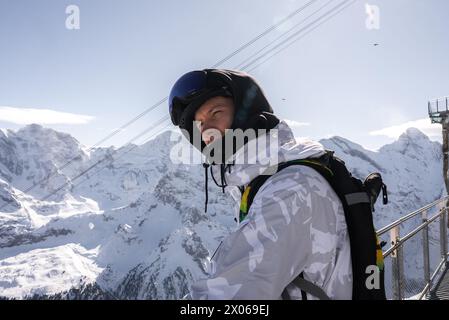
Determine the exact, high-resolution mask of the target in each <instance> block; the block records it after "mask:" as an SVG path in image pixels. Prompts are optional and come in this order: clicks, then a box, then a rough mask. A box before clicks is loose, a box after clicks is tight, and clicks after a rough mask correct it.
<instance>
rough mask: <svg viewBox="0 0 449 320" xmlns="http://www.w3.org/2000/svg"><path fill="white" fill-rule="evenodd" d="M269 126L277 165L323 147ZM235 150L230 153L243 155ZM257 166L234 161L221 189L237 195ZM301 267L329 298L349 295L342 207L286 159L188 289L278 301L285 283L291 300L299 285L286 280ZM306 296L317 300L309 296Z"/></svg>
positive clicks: (210, 295) (307, 171)
mask: <svg viewBox="0 0 449 320" xmlns="http://www.w3.org/2000/svg"><path fill="white" fill-rule="evenodd" d="M275 129H277V130H272V131H270V135H274V137H275V138H277V141H276V144H277V145H276V147H277V148H276V150H275V152H277V156H278V157H277V158H278V159H277V161H278V163H282V162H285V161H289V160H294V159H304V158H314V157H319V156H321V155H322V154H323V153H324V148H323V146H322V145H321V144H319V143H317V142H314V141H310V140H308V139H295V138H294V136H293V133H292V131H291V129H290V128H289V127H288V125H287V124H286V123H285V122H284V121H281V122H280V123H279V125H278V126H277V127H276V128H275ZM259 139H260V137H259V138H257V139H255V140H259ZM266 139H267V138H266ZM271 143H272V142H271ZM242 150H243V148H242ZM242 150H239V152H237V154H236V155H240V156H242V155H244V153H245V151H242ZM270 150H271V149H270ZM237 157H238V156H237ZM269 165H270V166H271V165H273V163H270V164H269ZM265 167H268V165H265ZM264 169H265V168H264V166H263V165H261V164H260V163H250V164H240V165H239V164H235V165H234V166H233V167H232V170H231V172H227V173H226V182H227V184H228V185H229V187H227V190H228V192H229V193H230V194H231V196H233V198H234V199H235V200H236V201H237V203H240V200H241V192H240V190H239V189H238V187H237V186H245V185H247V184H248V183H249V182H250V181H251V180H252V179H254V178H255V177H256V176H258V175H259V174H260V172H263V171H264ZM214 170H215V169H214ZM217 172H218V170H217ZM236 216H237V218H238V208H237V206H236ZM301 272H303V275H304V278H305V279H306V280H308V281H311V282H313V283H314V284H316V285H318V286H320V287H321V288H322V289H323V290H324V291H325V292H326V294H327V295H328V296H329V297H330V298H331V299H351V297H352V267H351V253H350V245H349V236H348V233H347V227H346V223H345V217H344V211H343V206H342V204H341V202H340V200H339V199H338V196H337V195H336V193H335V192H334V191H333V190H332V188H331V187H330V185H329V183H328V182H327V181H326V180H325V179H324V178H323V177H322V176H321V175H320V174H319V173H318V172H316V171H315V170H313V169H312V168H309V167H306V166H300V165H293V166H289V167H287V168H285V169H283V170H282V171H280V172H278V173H276V174H274V175H272V176H271V177H270V178H269V179H268V180H267V181H266V182H265V184H263V185H262V187H261V188H260V189H259V191H258V192H257V194H256V196H255V198H254V201H253V203H252V205H251V207H250V210H249V212H248V215H247V217H246V218H245V219H244V220H243V221H242V222H240V223H239V224H238V226H237V228H236V230H235V231H234V232H233V233H231V234H230V235H229V236H228V237H227V238H226V239H225V240H224V241H223V242H222V243H221V244H220V246H219V247H218V249H217V251H216V253H215V254H214V257H213V259H212V261H211V265H210V277H209V278H208V279H202V280H199V281H197V282H196V283H194V284H193V285H192V286H191V293H190V295H191V298H193V299H221V300H227V299H260V300H263V299H268V300H275V299H282V297H281V294H282V292H283V290H284V289H285V288H287V291H288V293H289V295H290V297H291V298H292V299H301V291H300V290H299V289H298V288H297V287H296V286H295V285H294V284H293V283H292V281H293V280H294V279H295V278H296V277H297V276H298V275H299V274H300V273H301ZM307 298H308V299H310V300H312V299H316V297H313V296H312V295H310V294H308V295H307Z"/></svg>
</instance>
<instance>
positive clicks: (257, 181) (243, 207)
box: [239, 154, 333, 223]
mask: <svg viewBox="0 0 449 320" xmlns="http://www.w3.org/2000/svg"><path fill="white" fill-rule="evenodd" d="M327 157H328V154H325V155H324V156H322V157H321V158H316V159H312V158H309V159H298V160H292V161H288V162H283V163H280V164H278V167H277V170H276V172H275V173H274V174H276V173H278V172H279V171H281V170H282V169H285V168H287V167H289V166H291V165H304V166H307V167H310V168H313V169H315V170H316V171H318V172H319V173H320V174H321V175H323V176H324V177H325V178H326V180H329V179H331V178H332V176H333V172H332V171H331V170H330V169H329V168H328V167H327V166H326V165H325V164H326V161H327ZM274 174H273V175H274ZM273 175H260V176H258V177H256V178H254V179H253V180H252V181H251V182H250V183H249V184H248V186H247V187H246V188H245V189H244V191H243V194H242V200H241V202H240V214H239V223H240V222H242V221H243V220H244V219H245V218H246V216H247V215H248V212H249V208H250V207H251V204H252V203H253V200H254V197H255V196H256V194H257V191H259V189H260V188H261V187H262V185H263V184H264V183H265V181H267V180H268V179H269V178H270V177H272V176H273Z"/></svg>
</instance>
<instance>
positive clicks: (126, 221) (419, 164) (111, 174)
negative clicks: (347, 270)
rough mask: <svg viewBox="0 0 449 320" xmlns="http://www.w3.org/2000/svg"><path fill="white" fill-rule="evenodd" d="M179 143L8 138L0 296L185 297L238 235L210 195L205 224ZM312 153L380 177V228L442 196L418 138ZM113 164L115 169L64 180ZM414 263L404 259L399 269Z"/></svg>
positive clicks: (218, 197)
mask: <svg viewBox="0 0 449 320" xmlns="http://www.w3.org/2000/svg"><path fill="white" fill-rule="evenodd" d="M179 138H180V134H179V133H178V132H177V131H173V130H169V131H166V132H164V133H162V134H160V135H158V136H157V137H155V138H154V139H153V140H150V141H148V142H146V143H145V144H143V145H139V146H133V145H128V146H125V147H123V148H119V149H115V148H113V147H107V148H106V147H105V148H103V147H96V148H92V149H90V150H89V151H87V149H86V148H85V147H84V146H82V145H80V144H79V142H78V141H76V139H73V138H72V137H70V136H69V135H67V134H64V133H60V132H56V131H54V130H52V129H47V128H44V127H42V126H39V125H30V126H26V127H24V128H23V129H21V130H19V131H17V132H14V131H11V130H8V132H7V135H6V136H5V137H4V138H3V140H2V141H0V179H1V181H0V182H1V188H0V195H1V198H0V207H2V208H1V209H0V292H1V293H0V295H2V296H6V297H22V298H24V297H26V296H29V295H31V294H53V293H57V292H61V291H66V290H68V289H70V288H72V287H79V286H81V285H82V284H85V283H90V282H96V283H97V284H98V285H100V287H101V288H103V289H104V290H106V291H107V292H113V293H114V295H115V296H117V297H119V298H123V299H128V298H129V299H177V298H181V297H182V296H184V295H185V294H186V293H187V292H186V290H187V288H188V285H189V284H190V283H191V282H192V281H194V280H195V279H197V278H199V277H204V276H205V275H206V274H207V273H208V270H209V267H210V266H209V265H208V261H209V258H210V256H211V255H212V254H213V252H214V251H215V249H216V248H217V246H218V245H219V243H220V241H221V240H222V239H223V238H224V237H225V236H226V235H227V234H229V233H230V232H231V231H232V230H233V228H234V227H235V222H234V220H233V218H234V214H233V212H234V210H235V207H234V204H233V203H232V200H231V199H230V198H229V197H227V196H226V195H223V194H222V193H221V189H219V188H213V187H212V186H211V187H210V188H209V206H208V213H207V214H205V213H204V207H203V205H204V172H203V168H202V167H201V166H193V165H182V164H173V163H172V162H171V161H170V152H171V150H172V148H173V147H174V146H175V145H176V144H177V143H178V142H179ZM298 139H300V138H298ZM321 143H323V144H324V146H325V147H326V148H328V149H332V150H335V153H336V155H337V156H339V157H341V158H342V159H343V160H344V161H345V162H346V164H347V165H348V167H349V168H350V169H351V171H352V172H353V173H354V175H355V176H357V177H359V178H364V177H366V176H367V175H368V174H369V173H370V172H373V171H378V172H380V173H381V174H382V176H383V177H384V179H385V181H386V183H387V185H388V188H389V189H388V190H389V199H390V204H389V205H388V206H382V205H379V204H378V205H376V212H375V224H376V226H377V227H378V228H379V227H382V226H385V225H386V224H388V223H390V222H392V221H394V220H396V219H397V218H399V217H400V216H401V215H403V214H404V213H407V212H410V211H412V210H415V209H417V208H419V207H422V206H424V205H425V204H427V203H430V202H432V201H433V200H435V199H437V198H440V197H441V196H442V195H443V194H445V190H444V184H443V180H442V175H441V168H442V155H441V145H440V144H438V143H437V142H431V141H430V140H429V139H428V138H427V137H426V136H425V135H424V134H422V133H421V132H420V131H419V130H417V129H409V130H407V131H406V132H405V133H404V134H403V135H402V136H401V137H400V138H399V139H398V141H396V142H394V143H392V144H389V145H386V146H384V147H382V148H380V149H379V150H378V151H377V152H373V151H369V150H366V149H364V148H363V147H362V146H360V145H357V144H355V143H353V142H351V141H349V140H347V139H344V138H342V137H333V138H330V139H324V140H321ZM111 154H112V155H113V157H114V158H116V159H117V160H116V161H110V159H109V158H108V160H106V161H104V162H103V163H102V164H101V165H99V166H98V167H95V168H94V169H92V170H91V171H89V172H88V174H86V175H84V176H83V177H82V178H80V179H78V180H73V179H72V178H73V177H74V176H76V175H77V174H79V173H80V172H82V170H85V169H86V168H89V167H90V166H92V165H93V164H94V163H96V162H97V161H99V160H101V159H103V158H104V157H105V156H108V155H111ZM73 159H76V160H73ZM72 160H73V161H72ZM68 162H70V164H69V165H67V166H64V165H65V164H66V163H68ZM51 174H52V177H51V179H49V181H48V183H47V181H46V182H45V183H39V181H41V180H42V179H45V177H48V176H49V175H51ZM64 183H67V186H66V187H64V188H62V190H61V191H60V192H58V193H57V194H55V195H54V196H52V197H49V198H48V199H46V200H41V199H43V197H45V196H46V195H48V194H49V193H51V192H53V191H54V190H55V189H57V188H58V187H60V186H61V185H62V184H64ZM34 184H36V186H35V187H34V188H33V189H31V190H28V191H26V190H27V188H28V187H30V185H34ZM212 185H213V184H212ZM5 199H8V200H7V201H8V204H7V205H5V203H4V201H6V200H5ZM379 202H380V201H379ZM409 227H410V228H412V227H413V224H412V225H411V226H409ZM415 245H416V246H417V245H419V243H415ZM417 263H419V258H418V257H416V258H414V259H409V260H407V261H406V266H405V267H406V268H411V267H412V266H414V265H415V264H417Z"/></svg>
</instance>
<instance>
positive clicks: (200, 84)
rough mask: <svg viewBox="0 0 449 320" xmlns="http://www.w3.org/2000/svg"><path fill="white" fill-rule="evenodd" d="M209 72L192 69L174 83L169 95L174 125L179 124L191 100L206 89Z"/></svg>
mask: <svg viewBox="0 0 449 320" xmlns="http://www.w3.org/2000/svg"><path fill="white" fill-rule="evenodd" d="M206 78H207V74H206V72H205V71H191V72H188V73H186V74H184V75H183V76H182V77H181V78H179V79H178V80H177V81H176V83H175V84H174V85H173V88H172V89H171V91H170V95H169V98H168V99H169V100H168V103H169V112H170V116H171V120H172V122H173V124H174V125H178V124H179V118H180V117H181V115H182V112H183V111H184V108H185V107H186V105H187V104H188V102H189V100H191V99H192V98H193V97H195V96H197V95H198V94H201V93H202V92H204V91H205V89H206V83H207V81H206Z"/></svg>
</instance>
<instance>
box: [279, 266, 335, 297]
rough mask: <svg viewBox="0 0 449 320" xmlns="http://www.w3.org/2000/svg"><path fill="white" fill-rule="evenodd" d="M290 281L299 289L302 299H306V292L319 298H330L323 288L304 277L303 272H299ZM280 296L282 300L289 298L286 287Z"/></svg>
mask: <svg viewBox="0 0 449 320" xmlns="http://www.w3.org/2000/svg"><path fill="white" fill-rule="evenodd" d="M292 283H293V284H294V285H295V286H297V287H298V288H299V289H300V290H301V298H302V300H307V293H308V294H310V295H312V296H314V297H317V298H318V299H320V300H330V298H329V296H328V295H327V294H326V292H324V290H323V289H321V288H320V287H319V286H317V285H316V284H314V283H312V282H310V281H307V280H306V279H304V272H301V273H300V274H299V276H298V277H296V278H295V279H294V280H293V281H292ZM281 296H282V299H284V300H291V297H290V294H289V293H288V291H287V288H285V289H284V291H283V292H282V294H281Z"/></svg>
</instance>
